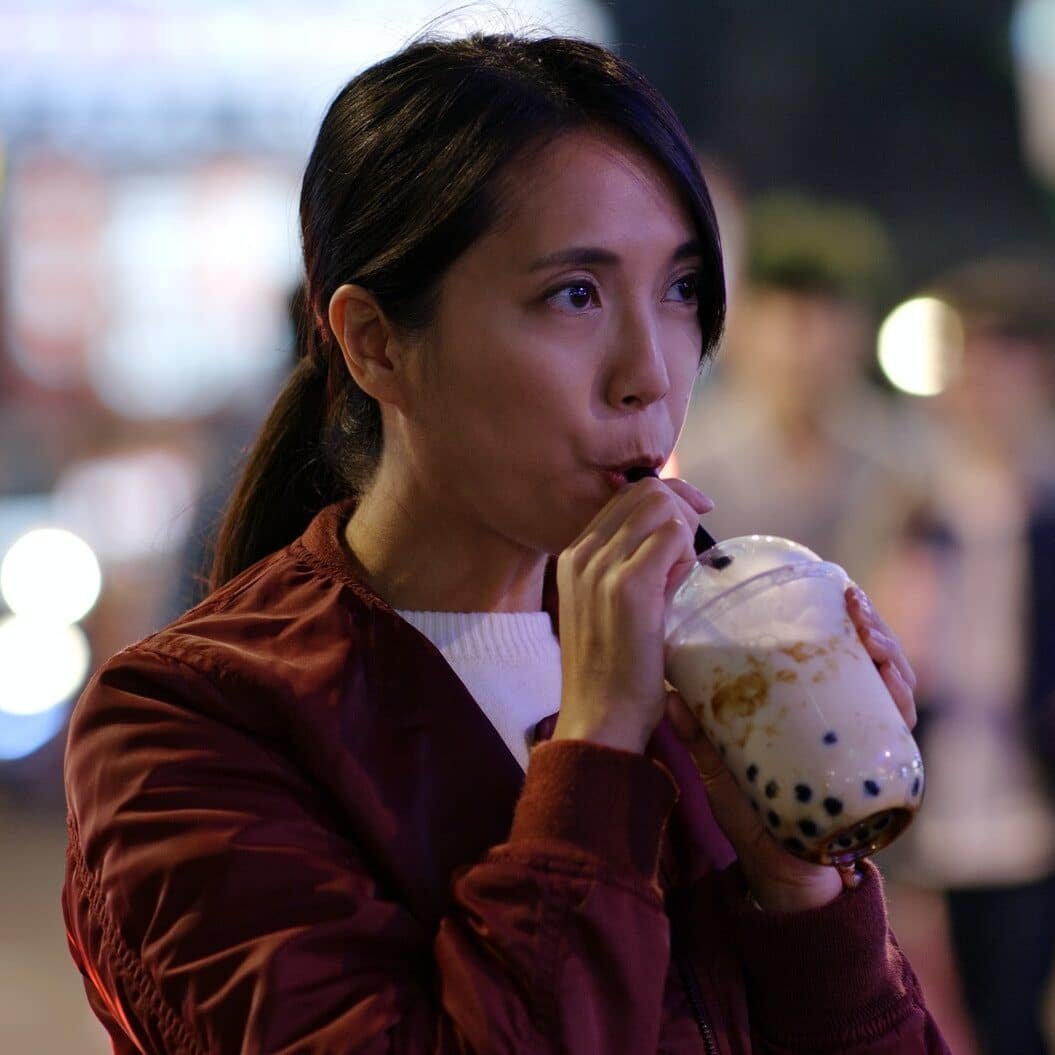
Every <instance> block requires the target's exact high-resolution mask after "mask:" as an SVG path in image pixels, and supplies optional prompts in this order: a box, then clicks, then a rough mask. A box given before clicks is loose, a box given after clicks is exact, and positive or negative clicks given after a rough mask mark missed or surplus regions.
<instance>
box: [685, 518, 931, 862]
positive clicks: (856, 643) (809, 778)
mask: <svg viewBox="0 0 1055 1055" xmlns="http://www.w3.org/2000/svg"><path fill="white" fill-rule="evenodd" d="M716 551H721V553H722V554H723V555H726V556H729V557H731V558H732V560H731V561H730V562H729V563H728V564H727V565H725V566H723V567H721V568H715V567H714V566H713V557H714V555H715V553H716ZM848 585H850V580H849V578H848V576H847V575H846V572H845V571H844V570H843V569H842V568H841V567H839V565H837V564H831V563H828V562H827V561H823V560H821V558H820V557H818V556H817V554H815V553H813V552H812V551H811V550H808V549H806V547H804V546H800V545H799V544H797V543H795V542H791V541H790V540H788V539H779V538H774V537H772V536H767V535H752V536H745V537H743V538H735V539H728V540H725V541H724V542H721V543H719V545H718V546H717V547H715V549H714V550H711V551H709V553H708V554H705V555H703V556H702V557H701V559H700V562H699V563H698V564H697V565H696V567H694V568H693V570H692V571H691V572H690V574H689V575H688V577H687V578H686V579H685V580H684V581H683V582H682V584H681V585H680V586H679V588H678V590H677V591H676V593H675V595H674V597H673V598H672V600H671V602H670V604H669V606H668V611H667V620H666V668H667V679H668V681H669V682H670V683H671V684H672V685H673V686H674V687H675V688H676V689H677V690H678V692H679V693H680V694H681V696H682V697H683V698H684V699H685V702H686V703H687V704H688V706H689V707H690V709H691V710H692V711H693V713H694V714H695V715H696V718H697V720H698V721H699V722H700V724H701V725H702V727H703V729H704V730H705V732H706V733H707V735H708V737H710V739H711V741H712V743H714V745H715V746H716V747H717V748H718V750H719V752H720V753H721V755H722V757H723V758H724V759H725V761H726V764H727V765H728V766H729V768H730V769H731V770H732V773H733V775H734V777H735V778H736V781H737V783H738V784H739V785H740V787H741V789H742V790H743V792H744V794H745V795H747V796H748V798H749V799H750V801H751V804H752V806H753V807H754V808H755V809H756V810H757V811H758V812H759V814H760V815H761V817H762V819H763V821H764V823H765V825H766V827H767V828H768V830H769V831H770V833H771V834H772V835H773V837H774V838H776V839H777V840H779V841H780V843H781V844H782V845H783V846H784V847H786V848H787V849H788V850H789V851H790V852H791V853H793V854H795V855H796V856H798V857H801V858H804V859H806V860H809V861H813V862H817V863H820V864H835V865H847V864H850V863H852V862H853V861H856V860H858V859H860V858H862V857H866V856H868V855H869V854H872V853H874V852H875V851H876V850H878V849H880V848H881V847H883V846H885V845H886V844H887V843H889V842H890V841H891V840H892V839H894V838H895V837H896V836H897V835H898V834H900V832H901V831H903V830H904V828H905V827H906V826H907V825H908V823H909V822H910V820H911V819H912V817H913V815H914V814H915V812H916V810H917V809H918V808H919V805H920V801H921V800H922V797H923V783H924V775H923V761H922V759H921V757H920V753H919V748H918V747H917V746H916V742H915V741H914V740H913V738H912V734H911V733H910V732H909V729H908V726H907V725H906V724H905V721H904V719H903V718H902V717H901V713H900V712H899V711H898V709H897V706H896V704H895V703H894V701H893V699H892V698H891V696H890V693H889V692H888V691H887V688H886V686H885V685H884V684H883V680H882V678H881V677H880V676H879V672H878V671H877V669H876V667H875V664H874V662H873V661H872V659H871V657H869V655H868V654H867V652H866V651H865V649H864V646H863V645H862V644H861V641H860V639H859V638H858V635H857V630H856V628H855V627H854V625H853V623H852V622H851V620H850V617H849V615H848V614H847V611H846V599H845V591H846V588H847V586H848Z"/></svg>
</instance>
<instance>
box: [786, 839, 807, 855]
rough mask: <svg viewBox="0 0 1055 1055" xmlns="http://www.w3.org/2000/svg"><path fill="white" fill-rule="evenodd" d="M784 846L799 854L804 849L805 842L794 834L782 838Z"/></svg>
mask: <svg viewBox="0 0 1055 1055" xmlns="http://www.w3.org/2000/svg"><path fill="white" fill-rule="evenodd" d="M784 846H785V847H787V849H789V850H790V851H791V852H792V853H793V854H800V853H802V852H803V851H804V850H805V849H806V844H805V843H804V842H803V841H802V840H801V839H796V838H795V836H794V835H793V836H791V838H790V839H785V840H784Z"/></svg>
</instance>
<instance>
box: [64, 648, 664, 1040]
mask: <svg viewBox="0 0 1055 1055" xmlns="http://www.w3.org/2000/svg"><path fill="white" fill-rule="evenodd" d="M220 692H222V685H219V684H214V683H213V680H212V679H211V678H210V679H206V678H204V677H202V676H201V675H200V674H199V673H197V672H196V671H195V670H193V669H191V668H189V667H186V666H184V665H183V664H182V663H181V662H180V661H178V660H176V659H174V658H172V657H171V656H167V655H164V654H161V653H154V652H149V651H147V650H145V649H143V648H142V647H141V648H139V649H137V650H133V651H129V652H126V653H124V654H123V655H122V656H120V657H118V658H117V659H116V660H114V661H111V663H110V664H109V665H108V666H107V667H104V668H103V670H102V671H101V672H100V673H99V674H98V675H97V676H96V678H95V679H94V680H93V682H92V683H91V684H90V686H89V688H88V689H87V690H86V692H85V694H84V695H83V696H82V699H81V701H80V702H79V704H78V707H77V709H76V712H75V716H74V719H73V722H72V723H71V731H70V740H69V746H68V750H67V760H66V783H67V796H68V800H69V805H70V849H69V853H68V865H67V875H66V882H65V885H64V889H63V910H64V913H65V916H66V921H67V931H68V935H69V941H70V947H71V951H72V953H73V956H74V959H75V961H76V963H77V965H78V967H79V968H80V970H81V973H82V974H83V975H84V979H85V985H86V987H87V989H88V991H89V999H90V1002H91V1003H92V1005H93V1008H94V1009H95V1010H96V1012H97V1014H99V1016H100V1018H102V1019H103V1021H104V1024H106V1025H107V1028H108V1029H110V1030H111V1032H112V1033H114V1035H115V1050H120V1051H122V1052H124V1051H129V1052H130V1051H132V1050H138V1051H140V1052H143V1053H145V1055H155V1053H167V1055H176V1053H179V1055H204V1053H206V1052H208V1053H210V1055H212V1053H220V1055H226V1053H235V1052H245V1053H250V1052H251V1053H254V1055H257V1053H261V1055H263V1053H275V1055H278V1053H282V1055H292V1053H294V1052H296V1053H298V1055H324V1053H325V1055H330V1053H351V1052H363V1053H381V1052H393V1053H395V1052H399V1053H408V1055H409V1053H425V1052H437V1053H439V1052H443V1053H448V1052H460V1053H469V1052H480V1053H483V1052H486V1053H488V1055H494V1053H500V1052H507V1051H508V1052H512V1051H516V1052H551V1051H563V1052H569V1053H580V1052H581V1053H583V1055H586V1053H590V1055H594V1053H596V1052H600V1051H635V1052H649V1051H655V1050H656V1046H657V1042H658V1035H659V1028H660V1016H661V1004H662V995H663V986H664V978H665V975H666V971H667V966H668V962H669V924H668V920H667V917H666V914H665V912H664V909H663V904H662V899H661V896H660V891H659V887H658V884H657V879H656V872H657V866H658V856H659V846H660V840H661V837H662V833H663V830H664V826H665V824H666V819H667V816H668V814H669V812H670V809H671V807H672V806H673V803H674V801H675V799H676V797H677V789H676V786H675V784H674V782H673V780H672V779H671V777H670V775H669V773H668V772H667V771H666V770H665V769H664V768H663V767H662V766H661V765H660V764H658V763H655V762H653V761H651V760H649V759H647V758H644V757H642V756H640V755H634V754H631V753H627V752H621V751H615V750H612V749H608V748H603V747H595V746H593V745H588V744H580V743H571V742H562V743H550V744H543V745H540V746H539V747H538V748H536V749H535V752H534V753H533V756H532V760H531V764H530V766H529V770H528V774H527V778H526V781H525V785H524V789H523V792H522V795H521V798H520V800H519V803H518V806H517V809H516V813H515V816H514V819H513V823H512V827H511V831H510V834H509V838H508V841H507V842H505V843H504V844H502V845H499V846H496V847H494V848H493V849H491V850H490V851H489V852H488V853H487V854H486V855H485V856H484V858H483V859H482V860H480V861H478V862H476V863H473V864H471V865H470V866H468V867H466V868H465V869H464V870H463V871H462V872H460V874H458V875H457V876H456V877H455V878H454V881H453V883H452V896H451V900H450V905H449V909H448V911H447V914H446V915H445V917H444V918H443V919H442V920H441V922H440V925H439V929H438V932H437V931H436V930H435V928H434V927H429V926H425V925H424V924H423V923H422V922H421V921H419V920H418V919H416V918H415V917H414V916H413V915H412V914H411V913H410V912H409V910H408V909H407V908H406V907H405V906H403V905H401V904H400V903H399V901H398V900H397V899H396V898H395V897H394V896H393V895H392V892H391V891H390V890H387V889H386V886H385V881H384V876H383V875H379V874H378V869H377V868H376V867H373V866H372V862H371V861H370V860H369V854H368V851H367V850H366V849H365V848H363V847H361V846H359V845H357V843H356V839H355V833H354V832H353V831H346V830H342V829H341V825H340V818H339V817H337V816H336V815H335V814H334V813H333V811H332V805H331V804H330V803H328V802H327V801H326V796H325V793H324V792H323V791H322V789H320V788H319V787H317V786H316V785H315V784H313V782H312V778H311V774H310V773H302V772H299V771H298V770H297V769H296V767H295V766H294V765H292V763H291V762H290V761H289V760H288V757H287V754H286V752H284V751H282V750H281V749H280V747H279V746H276V745H275V744H273V743H268V742H267V741H265V740H264V739H262V738H260V737H258V736H257V735H255V734H254V733H253V732H251V731H249V730H247V729H245V728H239V727H237V726H236V725H235V724H233V723H231V722H226V721H224V722H221V721H218V720H217V719H216V718H214V717H208V716H207V715H208V714H209V713H210V711H211V712H217V711H219V710H221V708H217V707H210V706H209V705H208V700H209V699H210V698H214V697H215V696H216V694H217V693H220ZM481 794H486V789H481ZM377 808H378V809H384V804H383V803H379V804H378V806H377ZM392 823H398V819H397V818H392Z"/></svg>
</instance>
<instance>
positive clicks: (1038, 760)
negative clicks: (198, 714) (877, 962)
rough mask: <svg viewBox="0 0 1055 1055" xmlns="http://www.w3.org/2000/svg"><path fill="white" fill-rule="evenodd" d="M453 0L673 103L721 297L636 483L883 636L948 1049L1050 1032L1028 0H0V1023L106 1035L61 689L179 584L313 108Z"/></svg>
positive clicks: (1035, 90)
mask: <svg viewBox="0 0 1055 1055" xmlns="http://www.w3.org/2000/svg"><path fill="white" fill-rule="evenodd" d="M452 9H455V13H454V14H449V15H448V16H447V17H445V18H443V19H442V20H441V22H440V23H439V26H440V28H441V29H442V30H443V31H444V32H448V33H456V32H458V31H459V30H465V29H469V28H477V27H484V28H497V29H510V28H512V29H525V28H530V27H532V26H543V27H546V28H548V29H552V30H554V31H557V32H570V33H573V34H575V35H580V36H586V37H589V38H592V39H595V40H599V41H601V42H604V43H606V44H609V45H610V46H612V47H614V48H615V49H616V50H618V51H619V52H620V53H621V54H623V55H625V56H626V57H628V58H630V59H631V60H632V61H633V62H635V63H636V64H637V65H638V66H639V67H640V68H641V69H642V70H643V71H644V72H645V74H646V75H647V76H649V77H650V78H651V79H652V80H653V81H654V82H655V83H656V84H657V85H658V86H659V88H660V89H661V90H662V91H663V92H664V93H665V94H666V95H667V96H668V98H669V99H670V100H671V101H672V102H673V104H674V106H675V108H676V109H677V110H678V112H679V113H680V115H681V116H682V118H683V120H684V122H685V124H686V126H687V127H688V129H689V131H690V133H691V135H692V137H693V139H694V141H695V142H696V143H697V144H698V149H699V153H700V158H701V161H702V163H703V165H704V169H705V172H706V173H707V174H708V177H709V182H710V185H711V187H712V192H713V194H714V197H715V200H716V204H717V206H718V211H719V216H720V223H721V228H722V236H723V241H724V244H725V248H726V254H727V261H728V268H729V282H730V290H731V308H730V317H729V326H728V333H727V337H726V340H725V342H724V346H723V349H722V351H721V354H720V356H719V357H718V360H717V363H716V365H715V366H714V367H713V368H712V369H711V370H709V371H708V373H707V375H706V376H705V377H704V378H702V379H701V385H700V388H699V391H698V393H697V397H696V399H695V401H694V405H693V407H692V410H691V411H690V417H689V421H688V423H687V425H686V429H685V432H684V434H683V436H682V439H681V441H680V443H679V446H678V450H677V452H676V455H675V459H674V461H675V462H676V464H672V465H671V466H669V467H668V472H673V471H677V472H678V473H679V474H680V475H683V476H685V477H686V478H688V479H690V480H692V481H693V482H694V483H696V484H698V485H699V486H701V487H703V488H704V489H705V490H707V491H708V493H710V494H711V495H712V496H713V497H714V498H715V499H716V501H717V503H718V509H717V510H716V512H715V513H714V514H713V515H712V517H711V518H710V519H709V522H708V526H709V528H710V530H711V532H712V533H713V534H715V535H717V536H719V537H720V536H723V535H731V534H743V533H751V532H763V533H772V534H783V535H788V536H791V537H793V538H796V539H797V540H799V541H801V542H803V543H805V544H807V545H809V546H811V547H813V548H814V549H816V550H818V551H819V552H820V553H822V554H823V555H824V556H826V557H830V558H832V559H835V560H838V561H840V562H842V563H843V564H845V566H846V567H847V568H848V569H849V570H850V572H851V574H852V575H853V576H854V577H855V578H856V579H857V580H858V582H860V583H861V584H862V585H863V586H865V588H866V589H868V590H869V591H870V592H871V593H872V595H873V596H874V598H875V600H876V602H877V606H878V607H879V609H880V611H881V612H883V613H885V614H886V616H887V618H888V621H889V622H891V624H892V625H893V627H894V629H895V630H896V631H897V632H898V634H899V635H900V636H901V638H902V640H903V641H904V643H905V646H906V648H907V649H908V651H909V652H910V654H911V655H912V658H913V661H914V663H915V665H916V667H917V670H918V673H919V676H920V687H919V692H918V699H919V705H920V711H921V720H920V726H919V729H918V733H919V738H920V740H921V742H922V744H923V750H924V756H925V759H926V763H927V770H928V791H927V804H926V807H925V809H924V810H923V814H922V816H921V818H920V820H919V822H917V824H915V825H913V827H912V828H911V829H910V831H909V833H908V834H906V836H905V837H904V838H903V839H902V840H900V841H899V842H898V843H897V844H895V846H893V847H891V848H890V849H889V850H887V851H884V852H883V853H882V854H881V855H880V858H879V864H880V865H881V866H882V867H883V868H884V871H885V872H886V874H887V877H888V883H889V893H890V903H891V911H892V914H893V917H894V924H895V927H896V929H897V932H898V935H899V937H900V939H901V942H902V944H903V945H904V946H905V947H906V949H907V950H908V952H909V955H910V958H911V959H912V961H913V963H914V965H915V966H916V968H917V970H918V973H919V974H920V976H921V978H922V980H923V983H924V986H925V988H926V991H927V994H928V999H929V1002H930V1004H931V1006H932V1009H933V1010H934V1012H935V1014H936V1016H937V1017H938V1020H939V1022H940V1023H941V1025H942V1027H943V1029H944V1030H945V1033H946V1036H947V1038H948V1040H949V1042H950V1045H951V1047H952V1049H953V1050H954V1051H956V1052H957V1053H966V1055H972V1053H973V1055H987V1053H989V1052H1001V1053H1003V1055H1020V1053H1024V1055H1029V1053H1032V1052H1043V1051H1046V1050H1049V1049H1048V1047H1047V1046H1046V1041H1045V1039H1044V1037H1043V1033H1044V1032H1045V1030H1046V1031H1047V1033H1048V1035H1049V1036H1050V1035H1052V1034H1053V1028H1052V1027H1053V1024H1055V1014H1053V1011H1052V1000H1051V997H1050V994H1049V983H1050V978H1049V975H1050V967H1051V957H1052V950H1053V949H1055V806H1053V802H1055V800H1053V798H1052V775H1053V774H1055V732H1053V730H1055V442H1053V420H1055V415H1053V406H1055V403H1053V399H1055V264H1053V260H1055V0H1023V2H1020V3H1017V4H1016V3H1010V2H997V0H932V2H929V3H925V4H922V3H919V2H918V0H882V2H879V0H876V2H871V3H855V4H842V5H840V4H832V3H830V2H827V0H826V2H820V0H796V2H795V3H791V4H789V3H785V2H782V0H736V2H733V0H721V2H709V0H607V2H604V3H601V2H598V0H575V2H572V0H548V2H547V0H539V2H538V3H535V2H529V0H522V2H520V3H517V4H515V5H512V6H511V5H510V4H509V3H506V2H503V3H488V4H470V5H468V6H457V7H456V5H454V4H452V3H448V4H438V3H434V2H431V0H384V2H381V0H377V2H376V3H375V2H373V0H296V2H294V0H257V2H254V3H248V2H244V0H242V2H239V0H209V2H208V3H205V2H203V0H181V2H179V3H176V2H165V0H114V2H106V0H98V2H93V0H62V2H60V0H0V598H2V599H0V876H2V886H0V890H2V891H3V897H2V898H0V1050H3V1051H20V1052H33V1053H37V1052H39V1053H43V1055H50V1053H53V1052H54V1053H59V1052H62V1053H66V1052H73V1051H76V1052H84V1053H92V1052H104V1051H107V1050H109V1049H108V1044H107V1042H106V1039H105V1037H104V1035H103V1033H102V1031H101V1029H100V1028H99V1027H98V1026H97V1025H96V1024H95V1021H94V1019H92V1018H91V1016H90V1014H89V1012H88V1010H87V1005H86V1003H85V1001H84V998H83V995H82V991H81V984H80V979H79V976H78V975H77V973H76V971H75V970H74V968H73V967H72V965H71V963H70V961H69V958H68V955H67V952H66V948H65V937H64V934H63V929H62V922H61V918H60V914H59V907H58V891H59V885H60V883H61V874H62V857H63V851H64V845H65V831H64V818H63V814H64V808H63V792H62V772H61V770H62V749H63V740H64V731H65V726H66V721H67V718H68V715H69V710H70V708H71V706H72V704H73V702H74V701H75V699H76V697H77V694H78V692H79V690H80V688H81V687H82V686H83V684H84V681H85V679H86V678H87V677H88V676H90V673H91V671H92V670H93V669H94V668H95V666H96V665H97V664H99V663H100V662H102V661H103V660H104V659H106V658H107V657H108V656H109V655H111V654H112V653H113V652H115V651H117V650H119V649H120V648H122V647H124V646H125V645H127V644H130V643H131V642H133V641H136V640H137V639H139V638H141V637H143V636H144V635H146V634H148V633H150V632H151V631H153V630H154V629H156V628H158V627H159V626H161V625H163V624H164V623H166V622H167V621H169V620H170V619H172V618H173V617H174V616H176V615H177V614H179V612H181V611H182V610H183V609H184V608H185V607H187V606H189V605H190V604H191V603H192V602H193V601H194V600H195V599H196V598H197V597H198V596H200V590H201V586H200V578H199V577H200V574H201V572H202V569H203V568H204V566H205V563H206V561H207V559H208V552H209V538H210V531H211V529H212V527H213V526H214V524H215V521H216V518H217V516H218V514H219V510H220V509H221V508H222V504H223V500H224V497H225V495H226V494H227V492H228V489H229V487H230V485H231V482H232V480H233V477H234V475H235V473H236V471H237V468H238V464H239V459H240V456H241V454H242V452H243V450H244V447H245V445H246V444H247V443H248V441H249V439H250V438H251V437H252V435H253V432H254V430H255V428H256V427H257V425H258V424H259V422H260V421H261V419H262V416H263V414H264V411H265V409H266V407H267V406H268V403H269V400H270V399H271V397H272V395H273V394H274V392H275V391H276V388H277V386H278V382H279V380H280V379H281V377H282V375H283V373H284V371H285V370H286V369H288V367H289V365H290V363H291V362H292V359H293V349H292V343H293V332H294V328H295V325H296V319H297V315H298V310H299V307H298V297H297V287H298V283H299V280H300V261H299V245H298V236H297V227H296V205H297V195H298V189H299V177H300V173H301V170H302V168H303V165H304V162H305V160H306V158H307V154H308V151H309V150H310V147H311V142H312V137H313V134H314V132H315V130H316V129H317V126H318V123H319V121H320V119H321V116H322V113H323V111H324V109H325V107H326V105H327V103H328V101H329V99H330V98H331V97H332V96H333V95H334V94H335V93H336V91H337V90H338V89H339V88H340V86H341V85H342V84H343V82H344V81H345V80H347V79H348V78H349V77H350V76H352V75H353V74H354V73H356V72H357V71H358V70H360V69H362V68H363V67H364V66H365V65H367V64H369V63H371V62H373V61H375V60H376V59H378V58H381V57H382V56H384V55H385V54H388V53H390V52H391V51H393V50H395V49H396V48H397V47H399V46H400V45H401V44H402V43H404V42H405V41H406V40H407V39H408V38H409V37H411V36H413V35H414V34H415V33H417V32H418V31H420V30H421V29H422V28H423V27H425V26H426V24H427V23H429V22H430V20H432V19H433V18H436V17H437V16H440V15H444V14H445V13H446V12H449V11H451V10H452ZM100 765H105V760H104V759H103V760H100ZM996 1038H999V1039H996Z"/></svg>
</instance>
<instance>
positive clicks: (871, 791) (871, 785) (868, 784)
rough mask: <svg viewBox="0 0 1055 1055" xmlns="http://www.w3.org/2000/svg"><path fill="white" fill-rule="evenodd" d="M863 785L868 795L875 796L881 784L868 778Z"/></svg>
mask: <svg viewBox="0 0 1055 1055" xmlns="http://www.w3.org/2000/svg"><path fill="white" fill-rule="evenodd" d="M862 787H863V788H864V789H865V794H866V795H871V796H873V797H875V796H876V795H878V794H879V784H878V783H877V782H876V781H874V780H866V781H865V782H864V784H863V785H862Z"/></svg>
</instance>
